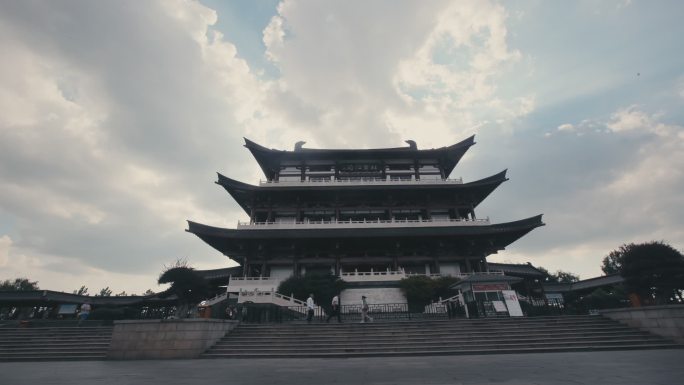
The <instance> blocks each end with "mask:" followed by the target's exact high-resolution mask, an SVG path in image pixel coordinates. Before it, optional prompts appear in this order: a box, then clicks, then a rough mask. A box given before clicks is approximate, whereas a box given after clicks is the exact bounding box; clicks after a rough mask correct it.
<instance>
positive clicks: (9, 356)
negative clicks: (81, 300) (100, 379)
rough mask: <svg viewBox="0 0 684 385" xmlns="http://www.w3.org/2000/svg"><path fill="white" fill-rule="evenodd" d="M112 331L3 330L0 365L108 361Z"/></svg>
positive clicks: (95, 327) (106, 328)
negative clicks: (20, 362)
mask: <svg viewBox="0 0 684 385" xmlns="http://www.w3.org/2000/svg"><path fill="white" fill-rule="evenodd" d="M112 331H113V328H112V327H111V326H109V327H100V326H93V327H46V328H38V327H35V328H3V329H1V332H0V361H48V360H60V361H66V360H96V359H97V360H101V359H105V358H106V355H107V351H108V350H109V345H110V342H111V338H112Z"/></svg>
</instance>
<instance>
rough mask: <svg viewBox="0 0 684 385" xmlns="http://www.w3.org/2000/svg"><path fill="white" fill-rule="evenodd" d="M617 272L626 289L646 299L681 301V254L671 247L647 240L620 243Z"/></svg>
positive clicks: (683, 264) (683, 269)
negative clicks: (618, 268)
mask: <svg viewBox="0 0 684 385" xmlns="http://www.w3.org/2000/svg"><path fill="white" fill-rule="evenodd" d="M617 251H618V252H619V254H620V256H619V257H618V259H619V261H621V267H620V275H622V277H623V278H624V279H625V287H626V289H627V291H628V292H631V293H635V294H637V295H639V296H640V297H641V298H642V299H645V300H646V301H647V302H655V303H659V304H663V303H670V302H682V290H684V256H683V255H682V253H680V252H679V251H678V250H677V249H675V248H674V247H672V246H670V245H668V244H666V243H664V242H657V241H651V242H646V243H640V244H634V243H630V244H627V245H623V246H621V247H620V249H618V250H617Z"/></svg>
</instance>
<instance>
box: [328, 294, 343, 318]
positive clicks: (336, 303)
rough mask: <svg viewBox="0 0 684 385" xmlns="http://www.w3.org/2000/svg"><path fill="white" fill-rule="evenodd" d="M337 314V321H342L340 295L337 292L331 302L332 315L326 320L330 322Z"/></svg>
mask: <svg viewBox="0 0 684 385" xmlns="http://www.w3.org/2000/svg"><path fill="white" fill-rule="evenodd" d="M335 316H337V322H338V323H342V320H341V319H340V297H339V295H337V294H335V296H334V297H333V299H332V301H331V303H330V315H329V316H328V319H327V320H326V321H325V322H326V323H327V322H330V319H331V318H332V317H335Z"/></svg>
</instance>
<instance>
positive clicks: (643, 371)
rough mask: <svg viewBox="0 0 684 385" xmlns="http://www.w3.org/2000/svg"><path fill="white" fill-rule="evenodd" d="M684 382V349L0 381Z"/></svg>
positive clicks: (12, 375) (87, 366)
mask: <svg viewBox="0 0 684 385" xmlns="http://www.w3.org/2000/svg"><path fill="white" fill-rule="evenodd" d="M23 384H41V385H75V384H88V385H94V384H97V385H99V384H103V385H110V384H111V385H114V384H116V385H128V384H130V385H143V384H144V385H162V384H163V385H175V384H178V385H181V384H182V385H186V384H202V385H214V384H221V385H228V384H231V385H232V384H250V385H251V384H259V385H271V384H287V385H290V384H291V385H317V384H336V385H337V384H354V385H358V384H375V385H380V384H382V385H390V384H399V385H403V384H407V385H408V384H411V385H414V384H418V385H437V384H454V385H461V384H462V385H474V384H478V385H481V384H497V385H518V384H520V385H522V384H525V385H528V384H543V385H556V384H564V385H565V384H573V385H576V384H602V385H611V384H620V385H630V384H634V385H682V384H684V349H679V350H678V349H672V350H642V351H618V352H582V353H548V354H519V355H512V354H508V355H499V354H493V355H480V356H441V357H397V358H383V357H378V358H354V359H301V360H298V359H259V360H249V359H232V360H221V359H218V360H168V361H82V362H68V361H67V362H16V363H12V362H9V363H0V385H23Z"/></svg>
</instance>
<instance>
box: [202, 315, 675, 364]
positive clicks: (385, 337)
mask: <svg viewBox="0 0 684 385" xmlns="http://www.w3.org/2000/svg"><path fill="white" fill-rule="evenodd" d="M665 347H681V345H677V344H675V343H674V342H671V341H667V340H665V339H663V338H661V337H657V336H654V335H652V334H649V333H646V332H642V331H639V330H637V329H633V328H629V327H627V326H625V325H622V324H620V323H618V322H615V321H612V320H610V319H607V318H603V317H597V316H576V317H545V318H538V319H533V318H525V319H512V318H507V319H503V320H500V319H495V320H492V319H477V320H463V319H457V320H437V321H435V320H431V321H406V322H378V323H370V324H364V325H359V324H358V323H343V324H337V323H333V324H325V323H318V324H269V325H245V324H242V325H240V326H239V327H238V328H237V329H235V330H234V331H233V332H231V333H230V334H228V335H226V336H225V337H224V338H223V339H221V340H220V341H219V342H218V343H217V344H215V345H214V346H213V347H212V348H210V349H209V350H208V351H207V352H205V353H204V354H203V355H202V357H206V358H216V357H225V358H238V357H264V358H266V357H282V358H285V357H365V356H382V355H427V354H486V353H488V352H490V353H509V352H510V353H518V352H525V351H535V352H547V351H548V352H551V351H579V350H597V349H598V350H625V349H655V348H665Z"/></svg>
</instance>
